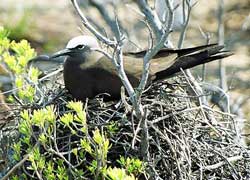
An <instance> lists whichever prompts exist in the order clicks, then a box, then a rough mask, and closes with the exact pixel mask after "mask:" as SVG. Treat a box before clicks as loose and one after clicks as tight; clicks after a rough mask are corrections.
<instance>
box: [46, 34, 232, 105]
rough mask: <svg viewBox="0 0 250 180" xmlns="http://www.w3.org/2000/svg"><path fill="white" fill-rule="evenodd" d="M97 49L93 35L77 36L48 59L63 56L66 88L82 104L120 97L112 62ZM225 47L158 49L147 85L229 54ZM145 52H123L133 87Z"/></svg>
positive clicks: (127, 73) (120, 83) (119, 85)
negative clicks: (93, 100) (103, 98)
mask: <svg viewBox="0 0 250 180" xmlns="http://www.w3.org/2000/svg"><path fill="white" fill-rule="evenodd" d="M97 48H100V45H99V43H98V41H97V40H96V39H95V38H94V37H93V36H87V35H80V36H76V37H74V38H72V39H71V40H70V41H69V42H68V43H67V45H66V48H65V49H63V50H60V51H58V52H56V53H54V54H52V55H51V56H50V58H51V59H53V58H58V57H62V56H65V59H64V65H63V78H64V84H65V87H66V89H67V90H68V91H69V93H70V94H71V95H72V97H73V98H75V99H76V100H81V101H85V100H86V99H87V98H88V99H92V98H94V97H96V96H97V95H99V94H109V96H107V97H106V98H105V99H106V100H107V101H110V100H118V99H119V98H120V92H121V87H122V86H123V84H122V81H121V80H120V78H119V75H118V73H117V71H116V67H115V66H114V65H113V64H112V62H111V60H110V59H109V58H107V57H106V56H105V55H103V54H102V53H101V52H98V51H96V49H97ZM223 48H224V46H222V45H218V44H210V45H203V46H197V47H192V48H186V49H168V48H163V49H161V50H160V51H159V52H158V53H157V54H156V55H155V56H154V57H153V58H152V59H151V61H150V68H149V77H148V81H147V85H150V84H151V83H153V82H155V81H160V80H164V79H166V78H168V77H171V76H173V75H174V74H175V73H177V72H179V71H181V69H188V68H192V67H194V66H197V65H199V64H204V63H207V62H210V61H214V60H217V59H222V58H225V57H228V56H230V55H232V53H231V52H229V51H225V50H223ZM146 52H147V51H146V50H143V51H139V52H124V54H123V63H124V70H125V73H126V75H127V77H128V79H129V81H130V83H131V85H132V86H133V87H134V88H136V87H137V86H138V85H139V83H140V79H141V76H142V73H143V57H144V55H145V54H146Z"/></svg>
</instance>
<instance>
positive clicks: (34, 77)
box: [0, 27, 40, 103]
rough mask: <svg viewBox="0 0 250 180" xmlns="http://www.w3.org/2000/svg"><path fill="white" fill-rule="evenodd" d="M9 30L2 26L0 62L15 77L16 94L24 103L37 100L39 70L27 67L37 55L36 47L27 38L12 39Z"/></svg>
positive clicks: (0, 28)
mask: <svg viewBox="0 0 250 180" xmlns="http://www.w3.org/2000/svg"><path fill="white" fill-rule="evenodd" d="M8 35H9V32H8V31H7V30H6V29H4V28H3V27H0V62H1V63H5V64H6V65H7V67H8V69H9V71H10V72H11V76H12V77H13V86H14V87H15V88H16V89H17V92H15V94H16V96H17V97H18V98H19V99H20V101H21V102H23V103H32V102H34V101H35V94H36V89H35V87H34V85H33V84H35V83H37V82H38V76H39V74H40V73H39V71H38V70H37V69H35V68H29V69H27V68H26V66H27V63H28V61H29V60H30V59H31V58H33V57H34V56H36V52H35V50H34V49H32V48H31V47H30V44H29V43H28V41H26V40H21V41H20V42H15V41H10V40H9V39H8Z"/></svg>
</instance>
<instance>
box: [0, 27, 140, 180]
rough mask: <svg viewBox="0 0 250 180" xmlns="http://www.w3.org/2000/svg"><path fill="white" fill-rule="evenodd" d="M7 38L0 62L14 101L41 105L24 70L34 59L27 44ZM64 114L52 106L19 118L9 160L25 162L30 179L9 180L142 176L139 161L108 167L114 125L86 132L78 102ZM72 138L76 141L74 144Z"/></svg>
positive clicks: (31, 75) (34, 73)
mask: <svg viewBox="0 0 250 180" xmlns="http://www.w3.org/2000/svg"><path fill="white" fill-rule="evenodd" d="M8 34H9V32H8V31H7V30H5V29H4V28H1V27H0V52H1V54H0V60H1V62H2V63H5V64H6V65H7V66H8V69H9V71H10V72H11V73H12V76H13V80H14V81H13V85H14V87H15V88H16V89H17V91H16V93H15V95H16V97H17V98H18V100H19V101H20V102H22V103H24V104H32V103H34V102H36V101H37V100H39V97H38V96H37V91H36V86H35V85H36V84H37V83H38V76H39V71H38V70H37V69H33V68H31V69H28V68H26V66H27V64H28V61H29V59H31V58H32V57H34V56H35V55H36V53H35V51H34V49H32V48H31V47H30V45H29V43H28V42H27V41H26V40H22V41H20V42H15V41H10V40H9V39H8V37H7V36H8ZM11 51H13V52H14V53H11ZM64 108H65V109H66V110H65V111H64V112H63V113H61V112H59V111H58V110H57V109H56V108H55V107H54V106H53V105H50V106H45V107H41V108H40V109H26V110H23V111H22V112H20V117H21V120H20V122H19V125H18V130H19V132H20V134H21V135H20V140H19V141H18V142H16V143H15V144H14V145H13V146H12V149H13V152H14V155H13V159H14V160H16V161H20V160H21V159H22V158H23V157H24V156H27V157H28V158H27V160H26V163H25V164H24V165H23V166H24V167H22V168H24V169H26V172H29V173H28V174H26V173H25V172H23V173H21V174H19V176H16V175H13V177H12V179H18V177H20V176H21V177H23V178H22V179H29V175H30V174H32V175H33V176H36V177H37V178H38V179H48V180H55V179H59V180H67V179H69V177H70V178H71V179H110V180H124V179H125V180H135V179H136V178H135V177H136V176H138V175H139V174H140V173H142V172H143V168H142V162H141V161H140V160H137V159H133V158H131V159H129V158H127V159H124V158H123V159H122V158H120V160H119V161H118V162H120V164H121V168H117V167H112V164H111V162H109V160H108V158H109V157H108V154H109V153H110V149H111V147H112V146H111V143H110V140H109V138H108V136H112V135H114V134H115V133H116V132H117V131H118V125H117V123H115V122H110V124H107V125H104V126H103V128H97V127H96V128H93V126H92V127H89V125H88V122H87V114H86V111H85V108H86V105H85V107H84V104H83V103H82V102H73V101H70V102H68V103H67V105H66V107H64ZM65 137H67V138H68V139H70V140H69V142H67V143H66V142H65V140H64V139H63V138H65ZM71 137H74V141H73V142H71ZM67 138H66V139H67ZM61 139H63V140H61ZM64 147H66V148H65V149H64ZM68 157H70V159H68ZM72 159H73V160H72ZM26 175H27V176H26Z"/></svg>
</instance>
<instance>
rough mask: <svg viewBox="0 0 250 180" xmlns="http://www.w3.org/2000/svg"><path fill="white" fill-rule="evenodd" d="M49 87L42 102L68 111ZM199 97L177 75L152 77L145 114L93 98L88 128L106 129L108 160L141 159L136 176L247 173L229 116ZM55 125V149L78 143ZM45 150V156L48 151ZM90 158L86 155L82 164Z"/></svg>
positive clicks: (245, 154) (114, 163)
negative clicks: (139, 115)
mask: <svg viewBox="0 0 250 180" xmlns="http://www.w3.org/2000/svg"><path fill="white" fill-rule="evenodd" d="M51 88H52V87H51ZM53 88H56V89H52V90H48V89H47V92H46V93H47V94H46V99H44V102H43V103H42V104H43V106H45V105H48V104H53V105H54V107H55V109H56V110H57V112H58V114H61V115H62V114H64V113H65V112H67V111H68V109H67V108H66V103H67V101H68V100H70V99H71V97H70V95H68V94H67V92H65V91H62V90H59V89H58V87H56V86H53ZM200 98H201V96H199V95H197V94H196V93H195V91H193V87H192V84H191V83H190V82H189V80H188V79H187V78H186V77H184V76H182V75H180V76H176V77H173V78H170V79H168V80H166V81H163V82H157V83H154V84H152V85H151V86H150V87H149V88H148V89H147V90H146V91H145V92H144V94H143V97H142V104H143V106H144V108H145V109H144V110H145V111H146V116H145V118H144V119H143V120H141V121H139V120H138V119H136V118H135V116H134V114H133V112H131V111H129V110H128V108H127V107H126V106H125V105H124V103H123V102H104V101H103V100H102V98H96V99H94V100H90V101H89V102H88V103H87V106H86V114H87V124H88V130H89V132H91V131H92V130H94V129H96V128H98V129H100V130H101V131H102V132H105V133H106V136H107V137H108V139H109V141H110V143H111V144H112V147H111V148H110V150H109V153H108V156H107V160H108V161H107V162H108V164H109V165H110V166H118V163H117V159H119V157H120V156H125V157H137V158H140V159H141V160H143V161H144V162H146V163H145V164H146V170H145V173H144V174H140V175H139V176H138V179H148V178H149V177H150V178H151V179H157V178H158V179H249V178H250V172H249V169H250V161H249V155H248V151H247V149H246V148H245V147H244V146H243V145H241V144H240V142H239V139H238V135H237V132H236V131H235V128H234V116H233V115H231V114H227V113H223V112H221V111H218V110H216V109H213V108H210V107H209V106H204V105H201V103H200ZM45 101H46V102H45ZM40 106H41V104H40ZM36 108H39V106H38V107H36ZM113 123H115V125H116V126H117V130H116V132H114V133H111V132H109V131H108V126H109V125H110V124H113ZM56 128H57V135H56V136H57V137H56V138H57V145H58V148H59V149H60V152H70V151H71V150H72V149H73V148H74V147H77V144H79V141H80V132H79V134H78V133H76V134H72V133H71V131H70V130H69V129H67V128H65V127H64V126H62V125H60V124H59V123H58V124H57V127H56ZM12 131H14V130H12ZM9 132H11V131H9ZM44 154H46V158H48V159H49V158H51V156H53V155H51V156H50V155H48V152H46V151H44ZM71 154H72V153H71ZM72 157H73V156H71V160H70V159H68V158H69V156H68V154H67V155H65V158H66V159H67V160H68V161H69V162H71V163H72V165H73V166H74V165H76V164H77V162H76V161H72ZM90 159H91V158H90V157H87V158H86V161H85V162H84V163H85V165H86V164H88V163H90V162H88V160H90ZM23 166H25V164H24V165H23ZM82 166H83V165H81V166H79V168H81V167H82ZM89 178H90V179H91V175H89Z"/></svg>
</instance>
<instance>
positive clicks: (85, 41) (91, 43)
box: [66, 35, 99, 49]
mask: <svg viewBox="0 0 250 180" xmlns="http://www.w3.org/2000/svg"><path fill="white" fill-rule="evenodd" d="M79 45H83V46H88V47H90V48H98V47H99V44H98V42H97V40H96V39H95V38H94V37H93V36H86V35H85V36H76V37H74V38H72V39H71V40H70V41H69V42H68V44H67V46H66V48H68V49H72V48H75V47H77V46H79Z"/></svg>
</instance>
